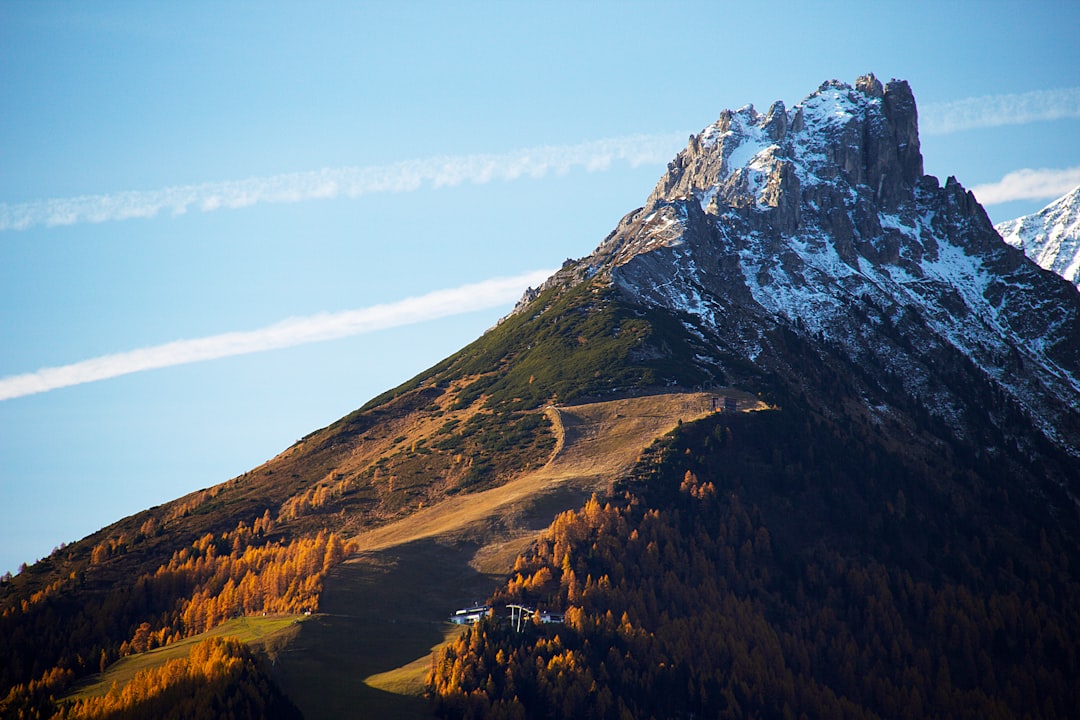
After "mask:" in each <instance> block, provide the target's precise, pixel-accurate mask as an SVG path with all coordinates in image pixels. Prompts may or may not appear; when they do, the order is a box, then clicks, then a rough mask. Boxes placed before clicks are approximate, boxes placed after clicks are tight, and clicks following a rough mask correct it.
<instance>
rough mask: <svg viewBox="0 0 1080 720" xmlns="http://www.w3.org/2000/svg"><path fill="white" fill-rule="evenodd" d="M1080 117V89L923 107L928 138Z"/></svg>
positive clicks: (921, 115) (922, 121) (922, 122)
mask: <svg viewBox="0 0 1080 720" xmlns="http://www.w3.org/2000/svg"><path fill="white" fill-rule="evenodd" d="M1076 117H1080V88H1076V87H1073V88H1060V89H1058V90H1035V91H1032V92H1026V93H1015V94H1006V95H984V96H982V97H973V98H965V99H963V100H956V101H953V102H943V103H928V104H927V105H925V106H921V107H919V129H920V131H921V132H922V133H923V134H924V135H948V134H949V133H954V132H961V131H963V130H974V129H976V128H986V127H997V126H1000V125H1025V124H1027V123H1031V122H1038V121H1042V120H1058V119H1061V118H1076Z"/></svg>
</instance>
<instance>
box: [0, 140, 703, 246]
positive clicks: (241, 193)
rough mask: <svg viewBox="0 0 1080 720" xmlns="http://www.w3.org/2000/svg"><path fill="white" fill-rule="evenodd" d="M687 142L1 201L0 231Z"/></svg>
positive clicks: (494, 170)
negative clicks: (21, 201)
mask: <svg viewBox="0 0 1080 720" xmlns="http://www.w3.org/2000/svg"><path fill="white" fill-rule="evenodd" d="M685 142H686V134H685V133H667V134H660V135H628V136H624V137H616V138H607V139H603V140H592V141H589V142H583V143H579V144H577V145H544V146H540V147H534V148H526V149H523V150H515V151H513V152H508V153H502V154H480V155H459V156H444V157H431V158H426V159H420V160H408V161H404V162H399V163H393V164H391V165H377V166H369V167H342V168H324V169H322V170H313V171H308V172H296V173H285V174H281V175H270V176H263V177H251V178H247V179H245V180H229V181H222V182H207V183H200V184H197V185H180V186H176V187H167V188H161V189H158V190H131V191H126V192H116V193H107V194H104V195H81V196H78V197H68V198H53V199H48V200H35V201H31V202H26V203H15V204H8V203H0V231H4V230H26V229H28V228H32V227H39V226H45V227H56V226H60V225H76V224H80V223H102V222H112V221H117V220H128V219H131V218H152V217H155V216H157V215H158V214H160V213H170V214H172V215H183V214H184V213H187V212H189V211H199V212H210V211H211V210H218V209H220V208H246V207H251V206H253V205H259V204H264V203H297V202H304V201H307V200H320V199H329V198H337V197H349V198H355V197H359V196H361V195H368V194H372V193H402V192H413V191H416V190H419V189H421V188H423V187H433V188H443V187H453V186H456V185H462V184H464V183H474V184H484V183H490V182H495V181H503V182H508V181H511V180H517V179H519V178H522V177H531V178H541V177H544V176H545V175H547V174H548V173H552V172H554V173H566V172H568V171H570V170H571V169H573V168H583V169H584V170H586V171H588V172H597V171H602V170H607V169H608V168H610V167H611V166H612V164H614V163H627V164H629V165H630V166H632V167H637V166H639V165H644V164H659V163H665V162H667V161H668V160H670V159H671V157H672V156H673V155H674V154H675V152H676V151H677V150H678V149H679V148H680V147H682V145H683V144H684V143H685Z"/></svg>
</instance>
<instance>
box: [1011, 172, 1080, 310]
mask: <svg viewBox="0 0 1080 720" xmlns="http://www.w3.org/2000/svg"><path fill="white" fill-rule="evenodd" d="M996 228H997V231H998V232H999V233H1001V237H1002V238H1004V240H1005V242H1007V243H1009V244H1010V245H1012V246H1013V247H1015V248H1019V249H1020V250H1023V251H1024V253H1025V254H1026V255H1027V256H1028V257H1029V258H1031V259H1032V260H1034V261H1035V262H1036V263H1038V264H1039V266H1040V267H1042V268H1045V269H1046V270H1050V271H1052V272H1055V273H1057V274H1058V275H1060V276H1062V277H1063V278H1065V279H1066V280H1068V281H1069V282H1071V283H1072V284H1073V285H1076V286H1077V288H1080V186H1078V187H1076V188H1075V189H1074V190H1073V191H1072V192H1069V193H1066V194H1065V195H1063V196H1062V197H1060V198H1058V199H1057V200H1055V201H1054V202H1052V203H1050V204H1049V205H1047V206H1046V207H1044V208H1043V209H1042V210H1040V211H1039V212H1037V213H1033V214H1031V215H1025V216H1024V217H1020V218H1016V219H1015V220H1009V221H1007V222H1003V223H999V224H998V225H997V226H996Z"/></svg>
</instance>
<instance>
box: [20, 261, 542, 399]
mask: <svg viewBox="0 0 1080 720" xmlns="http://www.w3.org/2000/svg"><path fill="white" fill-rule="evenodd" d="M551 273H552V271H551V270H534V271H532V272H527V273H524V274H522V275H516V276H514V277H507V278H494V279H492V280H485V281H483V282H479V283H473V284H471V285H462V286H461V287H457V288H451V289H448V290H438V291H435V292H431V293H428V294H426V295H420V296H417V297H411V298H406V299H405V300H400V301H398V302H393V303H387V304H385V305H373V306H371V307H366V308H360V309H358V310H347V311H344V312H337V313H324V314H319V315H312V316H309V317H301V318H291V319H288V320H284V321H282V322H279V323H276V324H274V325H270V326H268V327H264V328H261V329H259V330H249V331H244V332H231V333H224V334H222V335H212V336H210V337H204V338H197V339H194V340H177V341H175V342H170V343H166V344H164V345H155V346H153V347H145V348H140V349H137V350H130V351H128V352H122V353H116V354H113V355H103V356H101V357H96V358H92V359H90V360H83V361H81V362H77V363H72V364H71V365H63V366H59V367H51V368H43V369H41V370H38V371H37V372H32V373H26V374H23V375H10V376H8V377H4V378H0V400H10V399H12V398H17V397H23V396H26V395H34V394H37V393H43V392H48V391H50V390H56V389H58V388H63V387H69V386H72V385H81V384H83V383H90V382H95V381H98V380H106V379H109V378H114V377H119V376H121V375H129V374H131V373H137V372H143V371H144V370H155V369H158V368H166V367H172V366H175V365H186V364H188V363H196V362H203V361H206V360H217V359H219V358H225V357H231V356H234V355H246V354H249V353H257V352H264V351H267V350H276V349H279V348H287V347H293V346H296V345H305V344H308V343H314V342H320V341H323V340H333V339H336V338H343V337H349V336H352V335H360V334H363V333H369V332H374V331H376V330H384V329H387V328H392V327H399V326H402V325H411V324H413V323H419V322H424V321H426V320H435V319H437V318H443V317H449V316H451V315H460V314H463V313H467V312H473V311H476V310H487V309H490V308H494V307H498V306H499V305H506V304H508V303H511V302H514V301H515V300H517V299H518V298H519V297H520V296H521V294H522V292H523V291H524V290H525V288H526V286H530V285H539V284H540V283H542V282H543V281H544V280H545V279H546V278H547V277H549V276H550V275H551Z"/></svg>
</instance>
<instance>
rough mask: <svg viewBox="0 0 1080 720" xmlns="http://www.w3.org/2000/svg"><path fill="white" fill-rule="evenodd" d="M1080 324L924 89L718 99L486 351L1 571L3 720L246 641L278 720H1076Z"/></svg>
mask: <svg viewBox="0 0 1080 720" xmlns="http://www.w3.org/2000/svg"><path fill="white" fill-rule="evenodd" d="M1078 337H1080V294H1078V293H1077V292H1076V290H1075V288H1074V287H1072V286H1071V285H1070V284H1069V283H1068V282H1066V281H1065V280H1064V279H1062V278H1061V277H1059V276H1057V275H1055V274H1053V273H1051V272H1048V271H1045V270H1043V269H1041V268H1039V267H1038V266H1037V265H1036V264H1035V263H1033V262H1031V261H1030V260H1029V259H1028V258H1027V257H1026V256H1025V255H1024V253H1023V252H1021V251H1019V250H1017V249H1015V248H1013V247H1010V246H1009V245H1007V244H1005V243H1003V242H1002V240H1001V238H1000V236H999V235H998V234H997V232H996V231H995V229H994V227H993V226H992V225H991V223H990V221H989V219H988V218H987V216H986V213H985V212H984V211H983V209H982V208H981V206H979V205H978V203H977V202H976V200H975V198H974V196H973V195H972V194H971V193H970V192H968V191H966V190H965V189H964V188H963V187H962V186H961V185H960V183H959V182H957V181H956V180H955V179H953V178H949V179H948V180H947V181H946V182H945V183H944V185H942V184H941V183H940V182H939V181H938V180H937V179H936V178H933V177H930V176H927V175H925V174H924V173H923V165H922V157H921V153H920V149H919V137H918V121H917V109H916V104H915V100H914V97H913V94H912V92H911V90H910V88H909V87H908V85H907V83H905V82H903V81H896V80H894V81H891V82H889V83H887V84H882V83H881V82H879V81H878V80H877V79H876V78H875V77H874V76H872V75H868V76H864V77H861V78H859V79H858V80H857V81H856V82H855V84H854V85H848V84H845V83H842V82H838V81H830V82H826V83H825V84H823V85H822V86H821V87H820V88H819V89H818V90H817V91H816V92H814V93H812V94H811V95H809V96H808V97H807V98H806V99H804V100H803V101H802V102H800V103H798V104H796V105H794V106H793V107H792V108H791V109H790V110H789V109H788V108H787V107H786V106H785V105H784V104H783V103H779V102H778V103H775V104H774V105H773V106H772V107H770V108H769V110H768V111H767V112H766V113H764V114H761V113H758V112H757V111H756V110H755V109H754V108H753V107H750V106H747V107H743V108H741V109H739V110H737V111H725V112H723V113H722V114H721V115H720V118H719V120H718V121H717V122H716V123H714V124H712V125H710V126H709V127H707V128H705V130H703V131H702V132H701V133H700V134H696V135H693V136H691V138H690V139H689V143H688V145H687V147H686V149H685V150H683V151H682V152H680V153H679V154H678V156H677V157H676V158H675V159H674V160H673V161H672V162H671V163H670V164H669V166H668V169H667V171H666V173H665V174H664V175H663V177H662V178H661V179H660V181H659V182H658V184H657V185H656V187H655V189H654V190H653V191H652V193H651V194H650V195H649V196H648V198H647V200H646V202H645V204H644V206H643V207H641V208H638V209H636V210H634V211H632V212H630V213H629V214H627V215H626V216H625V217H624V218H622V220H621V221H620V222H619V223H618V224H617V226H616V228H615V229H614V230H613V231H612V233H611V234H610V235H608V237H607V238H605V239H604V240H603V241H602V242H601V243H600V245H599V247H597V249H596V250H595V251H594V252H593V253H591V254H589V255H587V256H586V257H584V258H582V259H579V260H569V261H567V262H566V263H565V264H564V266H563V267H562V269H561V270H559V271H558V272H557V273H556V274H555V275H553V276H552V277H551V278H550V279H549V280H548V281H546V282H545V283H544V284H543V285H542V286H541V287H540V288H536V289H530V290H529V291H528V292H526V294H525V296H524V297H523V298H522V300H521V302H520V303H519V304H518V305H517V307H516V308H515V309H514V311H513V312H512V313H511V314H510V315H508V316H507V317H506V318H504V319H503V320H502V321H501V322H500V323H499V324H498V325H497V326H496V327H494V328H492V329H491V330H490V331H488V332H487V333H485V334H484V335H483V336H482V337H480V338H478V339H477V340H476V341H475V342H473V343H471V344H470V345H469V346H467V347H465V348H463V349H462V350H461V351H460V352H458V353H456V354H454V355H453V356H451V357H449V358H447V359H446V360H444V361H442V362H440V363H439V364H437V365H436V366H434V367H433V368H431V369H429V370H427V371H425V372H424V373H421V374H420V375H419V376H417V377H416V378H414V379H412V380H410V381H409V382H407V383H405V384H403V385H402V386H400V387H398V388H394V389H392V390H390V391H388V392H386V393H385V394H383V395H381V396H379V397H377V398H375V399H373V400H372V401H370V402H369V403H367V404H366V405H365V406H363V407H362V408H360V409H359V410H357V411H356V412H354V413H352V414H350V415H349V416H347V417H345V418H342V419H341V420H339V421H337V422H335V423H333V424H331V425H330V426H328V427H326V428H323V429H321V430H317V431H315V432H312V433H311V434H310V435H308V436H307V437H305V438H303V439H301V440H300V441H298V442H297V443H296V444H295V445H294V446H292V447H290V448H288V449H286V450H285V451H284V452H282V453H281V454H280V455H278V456H277V457H275V458H273V459H271V460H269V461H268V462H267V463H265V464H264V465H262V466H260V467H258V468H255V469H253V470H252V471H251V472H249V473H245V474H243V475H241V476H239V477H237V478H233V479H232V480H229V481H228V482H225V483H221V484H219V485H215V486H212V487H210V488H207V489H206V490H203V491H200V492H198V493H193V494H191V495H189V496H187V497H184V498H180V499H178V500H176V501H173V502H171V503H167V504H165V505H163V506H161V507H158V508H151V509H148V510H146V511H144V512H142V513H139V514H137V515H135V516H132V517H130V518H125V519H123V520H121V521H119V522H118V523H116V524H114V525H112V526H110V527H108V528H104V529H103V530H101V531H100V532H98V533H95V534H94V535H92V536H90V537H89V538H86V539H85V540H83V541H80V542H79V543H75V544H73V545H71V546H68V547H66V548H63V549H61V550H58V551H57V552H56V553H54V554H53V555H52V556H51V557H49V558H46V559H45V560H43V561H41V562H39V563H37V564H35V565H34V566H32V567H30V568H28V569H27V570H26V571H25V572H23V573H20V574H19V575H17V576H15V577H14V578H11V579H10V580H8V581H7V582H5V583H4V585H3V589H2V591H0V656H2V657H5V658H11V660H10V662H8V663H7V664H6V665H4V666H3V667H0V698H2V699H0V714H3V715H4V716H5V717H7V716H11V717H18V716H22V717H38V716H41V717H49V716H51V714H52V713H53V712H56V711H60V712H66V713H67V716H68V717H82V716H86V717H90V716H95V717H110V716H111V715H109V714H108V713H109V712H113V713H119V712H121V711H122V712H126V713H128V714H127V715H125V717H135V716H138V714H139V713H140V712H142V713H143V714H144V715H151V714H152V713H151V711H150V709H149V708H150V707H151V706H150V705H148V704H147V702H148V701H144V700H140V699H139V698H140V697H141V696H138V694H137V693H135V691H132V692H130V693H128V694H127V696H125V697H126V699H125V697H122V694H123V692H126V691H122V690H121V689H120V686H121V685H122V684H123V682H124V681H126V680H125V679H126V678H127V677H129V676H130V673H131V672H133V671H130V670H128V669H127V668H131V667H132V666H148V665H155V664H156V665H159V666H162V667H164V666H165V665H163V663H165V662H173V661H174V660H175V661H177V662H179V661H180V660H181V659H182V658H180V657H179V655H181V654H183V653H190V655H189V656H185V657H187V658H188V659H187V660H186V662H187V663H188V666H190V667H193V668H196V667H202V666H203V665H205V661H204V660H202V659H201V658H202V657H203V656H204V655H207V653H211V652H219V651H221V650H223V649H225V650H228V652H229V653H231V654H230V655H229V656H228V657H229V658H230V659H229V660H228V662H229V663H232V664H231V665H229V666H230V667H233V666H236V667H243V668H246V670H245V671H244V672H245V673H246V674H245V675H244V676H243V677H244V678H245V679H244V680H243V681H239V680H238V681H237V682H236V683H233V684H232V685H230V687H232V688H233V690H234V692H233V694H232V695H230V696H229V697H234V698H246V699H247V700H245V702H248V701H250V703H253V704H254V705H258V704H259V703H262V705H263V706H265V707H275V708H278V710H276V712H278V713H280V714H282V715H283V716H285V715H288V714H290V713H292V712H293V709H292V708H291V706H290V705H289V704H288V703H289V702H291V703H295V705H296V706H297V707H298V708H299V710H300V711H302V712H303V713H304V715H305V716H306V717H309V718H314V717H341V716H351V715H355V714H357V712H360V713H361V714H363V713H367V714H369V715H370V716H373V717H417V716H428V715H430V714H431V712H434V713H435V714H437V715H438V716H441V717H455V718H456V717H462V718H464V717H516V718H525V717H529V718H531V717H537V718H539V717H604V718H607V717H611V718H621V717H691V716H717V715H724V716H731V717H774V716H775V717H787V716H789V715H790V716H792V717H794V716H798V715H802V714H805V715H807V716H808V717H834V716H847V717H926V716H942V717H944V716H947V715H952V716H954V717H988V716H994V717H997V716H1000V717H1014V716H1019V715H1030V716H1032V717H1067V716H1070V714H1072V713H1073V712H1074V709H1075V708H1076V707H1080V693H1078V690H1077V688H1076V687H1074V685H1075V683H1074V680H1075V677H1077V676H1078V675H1080V654H1078V653H1077V648H1080V582H1078V579H1077V568H1078V567H1080V545H1078V543H1077V538H1078V537H1080V513H1078V506H1077V494H1078V492H1080V343H1077V342H1076V338H1078ZM717 410H723V412H717ZM538 534H539V537H538ZM485 598H486V599H487V602H488V603H489V604H491V605H492V606H493V607H496V608H498V609H499V612H500V613H501V611H502V610H501V609H502V608H504V607H505V606H506V605H508V604H517V605H526V606H529V607H532V608H537V607H542V608H546V609H548V610H551V611H555V612H558V613H561V614H562V615H563V616H564V619H565V622H564V623H562V624H555V625H543V624H540V623H535V624H528V626H527V627H526V628H525V629H524V630H523V631H521V632H519V631H518V630H517V629H511V628H509V627H507V626H506V625H505V624H501V623H498V622H496V621H494V620H491V621H485V622H482V623H480V624H479V625H477V626H475V627H472V628H469V629H467V630H466V632H465V633H464V634H462V635H460V636H459V635H458V634H457V632H456V628H455V629H454V630H453V631H451V632H445V631H444V630H443V629H442V627H441V626H440V625H439V622H440V620H442V619H443V618H445V617H446V616H447V615H448V614H449V613H450V612H452V611H453V610H454V609H456V608H458V607H463V606H465V605H466V604H468V603H470V602H474V601H483V600H484V599H485ZM306 613H313V614H311V615H307V614H306ZM207 633H211V634H234V635H237V636H240V637H241V639H243V640H245V642H248V644H249V645H251V646H253V647H255V649H256V650H257V653H256V654H254V655H253V654H251V653H247V652H246V651H243V649H242V648H241V649H236V648H237V646H235V645H225V646H215V647H214V648H213V649H207V646H205V645H203V644H199V645H194V643H196V642H199V641H200V640H201V641H202V642H209V641H208V640H203V638H204V637H205V636H206V634H207ZM210 639H211V640H212V639H213V638H210ZM196 648H203V649H201V650H196ZM432 649H434V650H435V652H434V656H432V652H431V650H432ZM199 653H202V654H201V655H200V654H199ZM245 653H246V654H245ZM166 657H168V658H171V659H169V660H166V659H165V658H166ZM260 658H261V659H263V660H262V664H260ZM267 659H268V661H267ZM218 665H221V663H218ZM99 672H100V673H101V674H100V675H96V673H99ZM124 673H128V675H125V674H124ZM168 677H169V676H168V674H167V673H165V674H163V675H160V676H159V675H145V676H141V679H140V680H138V686H139V687H151V688H154V687H157V686H158V685H161V684H164V685H165V687H166V688H167V687H169V684H168ZM188 677H189V679H188V680H187V681H185V682H189V683H190V684H191V685H192V686H193V687H195V688H196V689H198V693H195V692H194V691H192V692H191V693H189V694H190V695H196V694H198V697H200V698H201V697H213V696H215V693H217V692H218V690H216V689H215V688H220V683H221V682H222V681H221V680H220V677H219V676H217V675H214V676H211V675H209V674H207V675H206V676H205V677H204V676H202V675H199V676H198V677H197V678H196V677H194V676H188ZM200 678H201V679H200ZM114 679H115V680H116V681H117V682H118V689H117V690H116V692H115V696H114V695H113V694H110V693H108V692H107V691H108V687H109V685H110V683H111V682H112V681H113V680H114ZM131 683H136V681H135V680H132V681H131ZM226 684H227V685H228V683H226ZM425 688H426V689H427V692H428V695H429V700H427V701H425V700H423V699H421V698H420V697H419V694H420V693H421V692H423V691H424V689H425ZM286 696H287V698H288V700H287V701H286V700H283V697H286ZM80 698H82V699H81V700H80ZM95 698H97V699H95ZM252 698H254V699H252ZM236 702H239V700H237V701H236ZM125 703H127V704H126V705H125ZM250 706H251V705H247V706H244V707H250ZM238 707H239V705H238ZM65 708H66V709H65ZM240 714H241V715H242V714H243V713H242V712H241V713H240Z"/></svg>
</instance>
